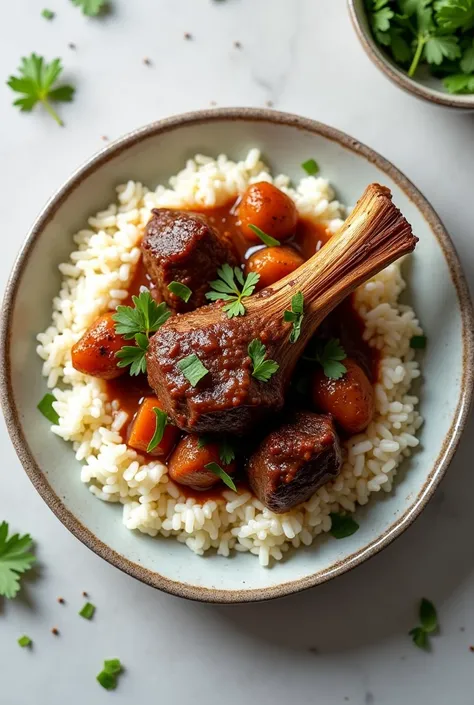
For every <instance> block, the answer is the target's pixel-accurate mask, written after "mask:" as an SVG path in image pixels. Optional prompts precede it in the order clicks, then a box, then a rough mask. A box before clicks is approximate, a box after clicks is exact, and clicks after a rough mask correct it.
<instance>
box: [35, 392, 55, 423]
mask: <svg viewBox="0 0 474 705" xmlns="http://www.w3.org/2000/svg"><path fill="white" fill-rule="evenodd" d="M55 401H56V397H55V396H54V394H45V395H44V397H43V398H42V399H41V401H40V403H39V404H38V406H37V407H36V408H37V409H38V411H41V413H42V414H43V416H44V417H45V418H46V419H48V421H51V423H52V424H55V425H57V424H58V423H59V414H58V412H57V411H55V410H54V407H53V402H55Z"/></svg>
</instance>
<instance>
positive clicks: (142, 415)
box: [127, 397, 179, 457]
mask: <svg viewBox="0 0 474 705" xmlns="http://www.w3.org/2000/svg"><path fill="white" fill-rule="evenodd" d="M155 408H158V409H162V405H161V403H160V402H159V401H158V399H157V398H156V397H145V399H144V400H143V401H142V403H141V404H140V406H139V407H138V411H137V413H136V416H135V418H134V420H133V423H132V426H131V428H130V433H129V436H128V441H127V445H128V446H129V447H130V448H133V449H134V450H138V451H140V452H141V453H146V452H147V448H148V446H149V444H150V441H151V439H152V438H153V436H154V434H155V429H156V414H155V412H154V411H153V409H155ZM178 436H179V430H178V429H177V428H176V426H172V425H171V424H167V425H166V427H165V432H164V434H163V438H162V439H161V442H160V443H159V444H158V445H157V446H156V448H154V449H153V450H152V451H151V453H150V455H161V456H165V457H166V456H167V455H169V453H170V452H171V449H172V448H173V446H174V445H175V443H176V441H177V439H178Z"/></svg>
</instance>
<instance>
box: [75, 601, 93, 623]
mask: <svg viewBox="0 0 474 705" xmlns="http://www.w3.org/2000/svg"><path fill="white" fill-rule="evenodd" d="M94 612H95V605H93V604H92V602H86V604H85V605H84V607H83V608H82V610H81V611H80V612H79V615H80V616H81V617H84V619H92V617H93V616H94Z"/></svg>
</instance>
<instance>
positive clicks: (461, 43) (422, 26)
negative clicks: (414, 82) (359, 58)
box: [365, 0, 474, 93]
mask: <svg viewBox="0 0 474 705" xmlns="http://www.w3.org/2000/svg"><path fill="white" fill-rule="evenodd" d="M365 4H366V8H367V12H368V16H369V21H370V25H371V28H372V32H373V35H374V37H375V40H376V41H377V43H378V44H379V45H380V46H381V47H382V48H383V49H384V50H385V51H386V52H387V53H389V54H390V55H391V56H392V58H393V59H394V61H395V62H396V63H397V64H399V66H401V67H402V68H404V69H405V70H406V71H407V73H408V75H409V76H410V77H412V76H414V75H415V73H416V71H417V69H418V68H419V66H420V65H421V64H427V65H428V66H429V67H430V70H431V72H432V73H433V74H434V75H435V76H438V77H440V78H443V82H444V85H445V88H446V90H447V91H449V92H450V93H474V32H473V30H474V0H365Z"/></svg>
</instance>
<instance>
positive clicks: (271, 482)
mask: <svg viewBox="0 0 474 705" xmlns="http://www.w3.org/2000/svg"><path fill="white" fill-rule="evenodd" d="M341 464H342V456H341V447H340V444H339V438H338V436H337V433H336V430H335V428H334V424H333V422H332V419H331V417H330V416H325V415H323V414H313V413H310V412H306V411H300V412H297V413H295V414H294V416H293V417H292V419H291V420H290V421H289V422H288V423H285V424H283V425H282V426H280V427H279V428H277V429H275V430H274V431H272V432H271V433H270V434H269V435H268V436H267V437H266V438H265V439H264V440H263V441H262V443H261V444H260V446H259V447H258V448H257V450H256V451H255V453H254V454H253V455H252V456H251V457H250V460H249V462H248V467H247V475H248V479H249V482H250V486H251V488H252V490H253V491H254V493H255V495H256V496H257V497H258V499H259V500H260V501H261V502H263V504H264V505H265V506H266V507H268V509H270V510H271V511H272V512H276V513H278V514H282V513H284V512H287V511H289V510H290V509H291V508H292V507H295V506H296V505H297V504H300V503H301V502H305V501H306V500H307V499H309V498H310V497H311V495H312V494H313V493H314V492H315V491H316V490H317V489H318V487H321V485H324V483H326V482H328V481H329V480H332V479H334V478H335V477H337V475H338V474H339V471H340V469H341Z"/></svg>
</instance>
